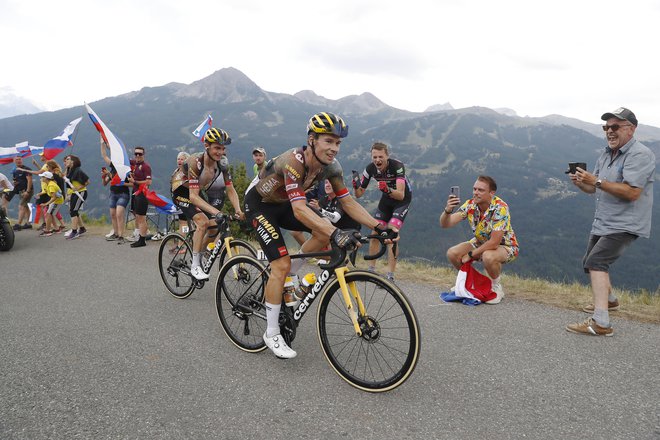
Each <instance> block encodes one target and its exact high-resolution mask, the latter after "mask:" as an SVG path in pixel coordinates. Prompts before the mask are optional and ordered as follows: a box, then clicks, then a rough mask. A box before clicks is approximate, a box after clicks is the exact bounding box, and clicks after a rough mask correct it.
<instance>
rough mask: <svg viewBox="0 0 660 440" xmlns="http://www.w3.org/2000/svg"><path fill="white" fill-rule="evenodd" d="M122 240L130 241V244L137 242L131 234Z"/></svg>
mask: <svg viewBox="0 0 660 440" xmlns="http://www.w3.org/2000/svg"><path fill="white" fill-rule="evenodd" d="M124 240H126V241H130V242H131V243H132V242H134V241H137V238H135V235H133V234H131V235H128V236H126V237H124Z"/></svg>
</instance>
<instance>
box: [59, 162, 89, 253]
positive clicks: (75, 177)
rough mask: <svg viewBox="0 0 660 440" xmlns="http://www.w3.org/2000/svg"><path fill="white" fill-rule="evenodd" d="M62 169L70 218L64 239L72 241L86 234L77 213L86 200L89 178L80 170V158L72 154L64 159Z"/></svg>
mask: <svg viewBox="0 0 660 440" xmlns="http://www.w3.org/2000/svg"><path fill="white" fill-rule="evenodd" d="M64 167H65V168H66V177H65V178H64V181H65V183H66V186H67V187H68V188H67V191H66V193H67V195H66V197H67V199H68V200H69V215H70V216H71V231H70V232H69V233H67V234H65V237H66V239H67V240H73V239H76V238H78V237H80V236H81V235H82V234H84V233H85V232H87V229H86V228H85V225H84V224H83V221H82V218H80V212H79V211H80V210H81V209H82V206H83V204H84V203H85V199H86V198H87V185H89V176H87V174H85V172H84V171H83V170H82V169H81V168H80V167H81V163H80V158H78V156H74V155H73V154H69V155H68V156H66V157H65V158H64Z"/></svg>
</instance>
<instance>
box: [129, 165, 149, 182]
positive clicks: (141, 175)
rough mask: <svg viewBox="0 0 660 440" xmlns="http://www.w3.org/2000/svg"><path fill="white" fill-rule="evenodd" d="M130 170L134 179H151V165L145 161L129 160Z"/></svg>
mask: <svg viewBox="0 0 660 440" xmlns="http://www.w3.org/2000/svg"><path fill="white" fill-rule="evenodd" d="M131 170H132V171H133V179H134V180H139V181H142V180H148V179H151V166H149V164H148V163H147V162H140V163H138V162H136V161H135V160H131Z"/></svg>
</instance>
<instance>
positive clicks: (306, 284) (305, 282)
mask: <svg viewBox="0 0 660 440" xmlns="http://www.w3.org/2000/svg"><path fill="white" fill-rule="evenodd" d="M314 284H316V274H315V273H314V272H310V273H308V274H307V275H305V276H304V277H303V279H302V281H301V282H300V288H298V290H297V291H296V299H297V300H298V301H300V300H302V299H303V298H304V297H305V295H307V294H308V293H309V292H310V290H312V287H314Z"/></svg>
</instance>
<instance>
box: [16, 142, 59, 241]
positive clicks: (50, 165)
mask: <svg viewBox="0 0 660 440" xmlns="http://www.w3.org/2000/svg"><path fill="white" fill-rule="evenodd" d="M40 157H41V161H42V162H43V165H39V164H38V163H37V161H36V160H34V159H32V163H33V164H34V165H36V166H37V167H38V168H39V169H38V170H37V171H32V170H29V169H25V168H21V170H22V171H25V172H26V173H30V174H32V175H37V176H39V182H40V187H41V191H39V193H37V194H36V195H35V196H34V199H35V201H36V202H37V203H36V205H37V213H36V215H35V217H34V221H35V223H36V222H39V219H40V218H41V217H42V214H43V221H44V223H43V224H42V225H41V226H39V229H38V230H39V231H43V230H44V229H45V227H46V215H45V213H44V212H43V205H44V204H45V203H46V202H48V201H49V200H50V197H49V196H48V192H47V191H46V186H48V179H46V178H45V177H42V174H43V173H44V172H46V171H50V172H51V173H53V178H54V180H55V183H57V186H58V187H59V188H60V190H63V188H64V179H63V178H62V169H61V168H60V166H59V165H58V163H57V162H56V161H55V160H53V159H50V160H46V158H45V157H44V156H43V154H41V153H40ZM55 220H57V222H59V224H60V227H59V228H54V229H53V232H55V233H58V234H59V233H60V232H62V231H63V230H64V221H63V220H62V213H61V212H60V210H59V209H57V210H56V211H55V218H54V220H53V227H54V226H55V223H56V222H55ZM39 235H41V234H39Z"/></svg>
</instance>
